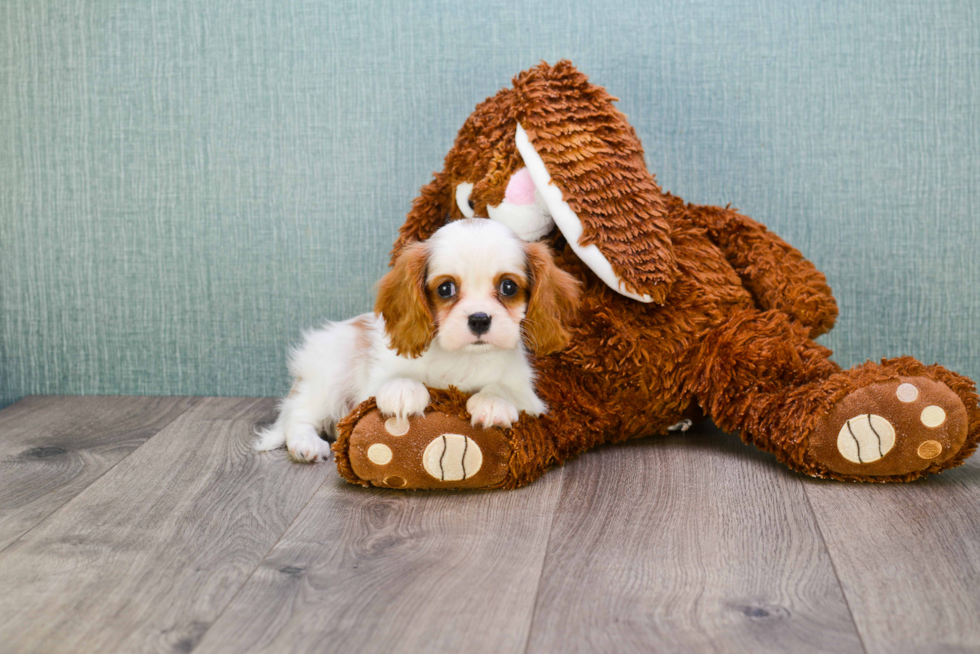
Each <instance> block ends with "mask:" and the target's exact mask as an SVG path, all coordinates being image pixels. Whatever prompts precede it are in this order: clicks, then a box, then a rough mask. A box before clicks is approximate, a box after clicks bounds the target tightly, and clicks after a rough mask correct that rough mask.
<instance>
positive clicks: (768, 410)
mask: <svg viewBox="0 0 980 654" xmlns="http://www.w3.org/2000/svg"><path fill="white" fill-rule="evenodd" d="M613 99H614V98H612V97H611V96H610V95H609V94H608V93H606V91H605V90H604V89H601V88H599V87H596V86H594V85H592V84H590V83H589V82H588V80H587V79H586V77H585V76H584V75H583V74H581V73H579V72H578V71H577V70H575V68H574V67H573V66H572V65H571V64H570V63H568V62H564V61H563V62H559V63H558V64H556V65H554V66H549V65H547V64H541V65H540V66H537V67H535V68H533V69H531V70H529V71H526V72H524V73H521V74H520V75H518V76H517V77H516V78H515V79H514V83H513V87H512V88H508V89H504V90H502V91H500V92H499V93H497V94H496V95H495V96H493V97H491V98H489V99H487V100H486V101H484V102H482V103H481V104H480V105H478V106H477V108H476V111H475V112H474V113H473V114H472V115H471V116H470V118H469V119H468V120H467V121H466V123H465V124H464V125H463V128H462V129H461V130H460V133H459V136H458V138H457V140H456V143H455V145H454V146H453V148H452V149H451V150H450V152H449V154H448V155H447V157H446V162H445V168H444V170H443V171H442V172H439V173H437V174H436V175H435V176H434V179H433V181H432V182H431V183H429V184H428V185H426V186H425V187H423V189H422V192H421V195H420V196H419V198H418V199H416V201H415V203H414V205H413V207H412V210H411V212H410V213H409V215H408V219H407V220H406V222H405V224H404V225H403V227H402V228H401V233H400V236H399V239H398V241H397V242H396V244H395V247H394V250H393V255H397V254H398V253H399V252H400V251H401V250H402V249H403V248H405V247H406V246H408V245H409V244H411V243H413V242H415V241H419V240H424V239H426V238H428V237H429V236H430V235H431V234H432V233H433V232H434V231H435V230H436V229H438V227H439V226H441V225H442V224H444V223H445V222H446V221H447V220H454V219H457V218H461V217H462V214H461V213H460V210H459V208H458V207H457V206H456V204H455V201H454V189H455V188H456V187H457V185H458V184H460V183H463V182H468V183H471V184H473V190H472V193H471V196H470V200H471V203H472V206H473V208H474V210H475V212H476V215H477V216H486V215H487V206H488V205H490V206H497V205H498V204H499V203H500V202H501V201H502V199H503V198H504V193H505V188H506V186H507V183H508V180H509V179H510V177H511V175H513V174H514V173H515V172H516V171H517V170H519V169H520V168H522V167H524V165H525V164H524V161H523V159H522V157H521V155H520V153H519V152H518V149H517V147H516V146H515V139H514V134H515V130H516V129H517V127H518V125H520V126H522V127H523V129H524V130H525V131H526V133H527V135H528V137H529V139H530V141H531V143H532V144H533V147H534V149H535V150H536V151H537V153H538V154H539V156H540V158H541V159H542V160H543V161H544V163H545V166H546V168H547V170H548V172H549V173H550V175H551V178H552V180H553V183H554V184H555V185H556V186H557V187H558V189H559V190H560V191H561V193H562V197H563V199H564V200H565V201H566V202H567V203H568V206H569V207H571V209H572V210H573V211H574V212H575V214H576V215H577V216H578V218H579V219H580V221H581V224H582V228H583V233H582V236H581V238H580V239H579V243H578V244H579V245H582V246H585V245H590V244H594V245H596V246H597V247H598V249H599V251H600V252H601V253H602V254H603V255H604V256H605V258H606V259H607V260H608V262H609V263H610V264H611V266H612V269H613V271H614V272H615V273H616V276H617V277H618V278H619V279H620V280H622V283H623V288H624V289H625V290H627V291H630V292H633V293H637V294H646V295H648V296H649V298H650V299H651V300H652V302H649V303H643V302H639V301H636V300H634V299H630V298H628V297H625V296H624V295H622V294H621V293H619V292H617V291H616V290H613V289H612V288H610V286H608V285H607V284H606V283H604V282H603V281H602V280H601V279H600V278H599V277H597V275H596V274H595V273H594V272H593V271H592V270H591V269H590V268H589V267H588V266H587V265H585V263H583V261H582V259H580V258H579V257H578V256H577V255H576V253H575V252H574V251H573V249H572V247H571V246H570V244H568V243H567V242H566V239H565V238H564V236H563V235H562V234H561V233H560V232H559V231H557V230H556V231H554V232H553V233H552V234H551V235H549V236H547V237H545V238H544V239H543V241H542V242H543V243H546V244H547V245H548V246H550V247H551V248H552V250H553V252H554V254H555V257H556V262H557V264H558V265H559V266H560V267H561V268H563V269H565V270H566V271H568V272H570V273H572V274H573V275H574V276H575V277H577V278H578V279H580V280H581V281H582V282H583V293H582V304H581V309H580V312H579V315H578V318H577V319H576V320H575V321H573V322H572V323H571V324H569V325H568V327H567V328H568V332H569V333H570V335H571V342H570V344H569V345H568V347H567V348H565V349H564V350H563V351H561V352H559V353H556V354H553V355H551V356H545V357H537V358H536V359H535V360H534V365H535V367H536V370H537V375H538V380H539V382H538V392H539V394H540V396H541V397H542V399H544V400H545V402H546V403H547V404H548V406H549V407H550V410H549V412H548V413H547V414H545V415H543V416H542V417H541V418H539V419H530V418H528V417H526V416H524V417H522V419H521V421H520V422H519V423H517V424H516V425H515V426H514V428H513V429H512V430H510V431H508V432H507V440H508V442H509V443H510V445H509V447H510V448H511V451H510V453H509V456H510V461H511V465H510V472H509V474H508V475H507V477H506V478H505V479H500V480H498V481H497V482H494V484H493V485H494V486H502V487H515V486H520V485H523V484H526V483H528V482H530V481H533V480H534V479H536V478H537V477H538V476H540V475H541V474H542V473H543V472H544V471H545V470H546V469H547V468H549V467H550V466H553V465H557V464H560V463H562V462H563V461H564V460H566V459H567V458H568V457H570V456H573V455H576V454H578V453H581V452H584V451H586V450H588V449H590V448H593V447H595V446H596V445H599V444H600V443H604V442H610V441H620V440H625V439H630V438H636V437H641V436H647V435H652V434H662V433H665V432H666V430H667V428H668V427H669V426H670V425H672V424H674V423H677V422H678V421H680V420H682V419H685V418H689V417H696V416H699V415H701V414H702V413H703V414H705V415H707V416H709V417H710V418H711V419H713V420H714V421H715V422H716V423H717V424H718V425H719V426H720V427H721V428H723V429H725V430H728V431H732V432H738V433H739V434H740V435H741V437H742V439H743V440H744V441H745V442H746V443H752V444H754V445H756V446H757V447H759V448H761V449H763V450H766V451H769V452H772V453H773V454H775V456H776V457H777V459H778V460H779V461H781V462H783V463H785V464H786V465H787V466H789V467H790V468H792V469H794V470H798V471H801V472H804V473H806V474H809V475H813V476H819V477H832V478H836V479H846V480H854V481H908V480H911V479H915V478H918V477H921V476H923V475H926V474H929V473H935V472H939V471H941V470H944V469H946V468H949V467H952V466H955V465H959V464H960V463H962V462H963V460H964V459H965V458H966V457H968V456H969V455H970V454H971V453H972V452H973V451H974V450H975V449H976V447H977V442H978V439H980V407H978V396H977V394H976V389H975V386H974V384H973V382H972V381H970V380H969V379H966V378H965V377H962V376H960V375H957V374H956V373H953V372H950V371H948V370H946V369H944V368H942V367H940V366H938V365H934V366H924V365H922V364H921V363H919V362H917V361H915V360H914V359H911V358H908V357H903V358H898V359H891V360H883V361H882V362H881V363H880V364H874V363H871V362H868V363H866V364H864V365H862V366H858V367H856V368H854V369H851V370H848V371H842V370H841V369H840V367H839V366H838V365H837V364H836V363H834V362H833V361H832V360H831V359H830V354H831V352H830V351H829V350H828V349H827V348H825V347H822V346H820V345H818V344H817V343H815V342H814V341H813V340H812V339H813V338H815V337H816V336H818V335H820V334H822V333H824V332H826V331H828V330H829V329H830V328H831V327H832V326H833V324H834V320H835V318H836V316H837V305H836V303H835V301H834V298H833V296H832V294H831V290H830V288H829V287H828V286H827V282H826V279H825V277H824V276H823V275H822V274H821V273H820V272H819V271H817V270H816V268H815V267H814V266H813V264H811V263H810V262H809V261H807V260H806V259H804V258H803V256H802V255H801V254H800V253H799V252H798V251H797V250H796V249H794V248H793V247H791V246H790V245H788V244H787V243H785V242H784V241H783V240H781V239H780V238H779V237H778V236H776V235H775V234H773V233H771V232H769V231H768V230H767V229H766V228H765V227H763V226H762V225H760V224H759V223H757V222H755V221H753V220H751V219H750V218H747V217H745V216H742V215H740V214H739V213H737V212H736V211H734V210H731V209H724V208H719V207H704V206H696V205H688V204H685V203H684V202H683V201H682V200H681V199H679V198H676V197H673V196H671V195H670V194H667V193H664V192H662V191H661V190H660V188H659V187H658V186H657V184H656V182H655V181H654V178H653V176H652V175H650V173H648V172H647V170H646V167H645V165H644V163H643V151H642V148H641V146H640V143H639V140H638V139H637V138H636V135H635V133H634V131H633V129H632V127H631V126H630V125H629V123H628V122H627V121H626V118H625V116H623V114H621V113H620V112H619V111H617V110H616V109H615V108H614V107H613V105H612V101H613ZM930 380H932V381H935V382H938V383H936V384H933V383H932V381H930ZM899 383H907V384H911V385H913V386H917V388H919V389H920V391H921V397H920V398H919V403H918V404H915V403H906V402H905V401H904V400H902V401H899V400H897V399H896V398H895V388H896V387H897V386H898V384H899ZM859 391H860V392H859ZM433 397H434V402H435V403H434V405H433V408H432V409H430V410H436V411H440V412H444V413H446V414H456V415H458V416H459V418H460V424H461V426H460V429H461V430H462V429H463V428H464V427H463V426H462V425H463V423H465V421H466V412H465V397H463V396H462V395H461V394H459V393H456V392H447V393H442V394H440V393H434V394H433ZM848 398H850V399H848ZM855 398H856V399H855ZM862 398H871V399H862ZM847 402H850V403H851V404H853V405H854V409H853V411H852V413H853V414H854V416H855V418H854V419H855V420H857V419H858V417H860V416H865V417H867V415H870V414H874V415H885V416H886V417H887V419H888V420H890V421H891V422H893V423H895V424H900V425H905V424H912V425H915V426H914V428H912V429H911V431H909V430H905V431H900V432H899V433H897V436H896V445H895V446H894V452H893V453H892V455H891V456H882V457H880V460H878V461H875V462H870V463H867V462H865V461H860V462H858V463H855V462H849V461H847V460H845V459H843V458H841V456H842V455H841V453H843V452H844V450H842V449H840V446H838V445H837V438H838V434H842V436H841V438H846V437H847V436H848V433H847V431H846V430H847V429H848V428H849V427H850V425H851V423H850V422H840V421H838V422H833V419H832V416H833V415H836V414H835V413H834V412H835V408H837V407H840V406H846V407H850V406H851V404H846V403H847ZM862 402H863V403H862ZM841 403H845V404H841ZM926 403H934V404H938V405H939V406H940V407H941V408H942V409H943V410H944V414H943V415H944V416H948V419H947V420H946V422H945V423H944V424H943V425H942V426H941V427H938V428H927V427H924V426H922V425H921V424H919V423H918V422H915V420H917V419H918V415H919V414H918V412H920V411H922V407H923V406H924V405H925V404H926ZM372 409H373V405H371V404H370V403H368V404H365V405H362V407H360V408H359V409H358V410H357V411H356V412H355V413H354V414H353V415H352V416H351V417H350V418H348V419H347V420H346V421H345V423H344V424H343V425H342V426H341V429H340V432H341V441H339V442H338V444H337V446H335V450H336V451H337V452H338V465H339V466H340V470H341V472H342V474H344V476H345V477H346V478H348V479H349V480H351V481H357V482H363V481H364V480H363V479H362V478H361V477H359V476H358V474H357V473H356V472H355V471H354V469H353V468H352V467H351V466H350V464H349V462H348V460H347V458H346V456H347V455H346V453H345V452H346V449H345V448H346V447H347V445H346V443H347V440H346V439H347V438H348V437H349V435H350V433H351V432H352V431H353V430H354V429H355V428H356V426H357V424H358V419H359V418H358V416H362V415H364V414H365V413H366V412H369V411H371V410H372ZM848 410H850V408H848ZM838 413H839V411H838ZM866 414H867V415H866ZM849 415H851V414H848V416H849ZM845 417H847V416H845ZM868 420H870V418H868ZM903 421H904V422H903ZM461 433H462V432H461ZM875 435H877V436H878V438H879V444H878V446H879V448H881V449H882V451H883V450H884V446H882V445H881V435H880V434H878V433H877V432H875ZM381 436H383V435H381ZM379 437H380V436H379ZM856 438H857V437H855V440H856ZM926 439H935V441H936V445H935V446H933V445H930V446H929V447H925V448H920V449H918V450H916V449H915V448H916V446H918V444H919V442H920V441H922V442H925V440H926ZM913 441H914V442H913ZM930 442H931V441H930ZM934 447H941V448H942V449H941V454H940V455H938V456H934V458H932V459H927V458H924V456H923V455H922V454H919V455H916V452H923V453H926V454H931V453H932V449H931V448H934ZM838 450H839V452H838ZM827 452H830V454H827ZM859 452H860V450H859ZM858 458H860V455H859V457H858ZM862 466H864V467H862ZM432 487H442V486H439V485H438V484H434V485H433V486H432Z"/></svg>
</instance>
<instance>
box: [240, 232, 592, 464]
mask: <svg viewBox="0 0 980 654" xmlns="http://www.w3.org/2000/svg"><path fill="white" fill-rule="evenodd" d="M577 303H578V281H576V280H575V278H574V277H572V276H571V275H569V274H568V273H566V272H564V271H562V270H559V269H558V268H557V267H556V266H555V265H554V263H553V262H552V259H551V255H550V253H549V251H548V249H547V247H546V246H544V245H543V244H538V243H526V242H524V241H522V240H521V239H520V238H518V237H517V235H516V234H514V232H513V231H512V230H511V229H510V228H508V227H506V226H505V225H502V224H500V223H497V222H494V221H490V220H457V221H454V222H451V223H449V224H448V225H446V226H444V227H442V228H441V229H439V230H438V231H436V232H435V233H434V234H433V235H432V237H431V238H429V239H428V240H427V241H423V242H419V243H414V244H412V245H411V246H409V247H407V248H405V250H404V251H403V252H402V253H401V254H400V255H399V257H398V259H397V260H396V261H395V265H394V267H393V268H392V270H391V272H389V273H388V274H387V275H386V276H385V277H384V279H382V280H381V283H380V286H379V290H378V299H377V303H376V305H375V313H374V314H364V315H361V316H357V317H356V318H352V319H350V320H347V321H344V322H339V323H329V324H327V325H325V326H324V327H322V328H321V329H318V330H315V331H311V332H308V333H306V334H305V338H304V343H303V344H302V345H301V346H300V347H299V348H298V349H296V350H294V351H293V353H292V356H291V357H290V362H289V371H290V373H291V375H292V376H293V378H294V383H293V387H292V391H291V392H290V394H289V396H288V397H286V398H285V399H284V400H283V401H282V404H281V406H280V413H279V417H278V419H277V420H276V422H275V424H274V425H272V426H271V427H270V428H268V429H267V430H265V431H264V432H262V433H260V439H259V442H258V443H257V444H256V449H258V450H270V449H274V448H277V447H280V446H282V445H283V444H285V445H286V446H287V448H288V449H289V452H290V454H291V455H292V456H293V457H294V458H295V459H298V460H300V461H317V460H320V459H326V458H327V457H328V454H329V451H330V447H329V445H328V443H327V442H326V441H324V440H323V439H321V438H320V436H319V434H320V433H322V432H325V433H327V434H328V435H333V430H334V428H335V425H336V424H337V421H339V420H340V419H341V418H343V417H344V416H346V415H347V414H348V413H350V411H351V410H352V409H353V408H354V407H355V406H357V405H358V404H360V403H361V402H363V401H364V400H366V399H368V398H369V397H371V396H374V397H375V398H376V399H377V403H378V409H379V410H380V411H381V412H382V413H383V414H386V415H391V416H394V417H395V418H396V420H398V421H405V420H406V419H407V417H408V416H412V415H415V416H424V415H425V408H426V407H427V406H428V405H429V391H428V390H427V389H426V386H431V387H433V388H448V387H449V386H455V387H456V388H458V389H459V390H461V391H463V392H464V393H473V396H472V397H470V399H469V401H468V402H467V403H466V409H467V410H468V411H469V412H470V415H471V416H472V422H473V424H474V425H482V426H484V427H490V426H494V425H499V426H503V427H510V426H511V424H512V423H514V422H515V421H516V420H517V419H518V414H519V413H520V412H521V411H524V412H526V413H528V414H530V415H533V416H538V415H540V414H542V413H544V412H545V411H547V407H546V406H545V405H544V403H543V402H542V401H541V400H540V399H539V398H538V396H537V394H536V393H535V390H534V372H533V370H532V368H531V366H530V364H529V363H528V361H527V350H526V348H531V349H532V350H533V351H534V352H535V353H536V354H539V355H546V354H550V353H552V352H556V351H558V350H561V349H562V348H564V347H565V345H566V344H567V343H568V332H567V331H566V329H565V323H566V322H567V321H568V320H570V319H571V317H572V314H573V312H574V311H575V308H576V306H577Z"/></svg>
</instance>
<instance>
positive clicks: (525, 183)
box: [504, 168, 534, 204]
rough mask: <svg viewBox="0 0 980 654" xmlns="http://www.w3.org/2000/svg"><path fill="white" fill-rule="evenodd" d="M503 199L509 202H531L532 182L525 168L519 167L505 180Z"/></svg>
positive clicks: (532, 198) (532, 195)
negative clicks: (505, 186) (508, 179)
mask: <svg viewBox="0 0 980 654" xmlns="http://www.w3.org/2000/svg"><path fill="white" fill-rule="evenodd" d="M504 200H506V201H507V202H510V203H511V204H531V203H533V202H534V182H533V181H532V180H531V173H529V172H528V171H527V168H521V169H520V170H518V171H517V172H516V173H514V175H513V176H512V177H511V178H510V181H509V182H507V190H506V191H505V192H504Z"/></svg>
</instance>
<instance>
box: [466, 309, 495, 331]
mask: <svg viewBox="0 0 980 654" xmlns="http://www.w3.org/2000/svg"><path fill="white" fill-rule="evenodd" d="M467 323H468V324H469V326H470V331H471V332H473V333H474V334H476V335H477V336H479V335H480V334H484V333H486V332H487V331H488V330H489V329H490V316H488V315H487V314H485V313H474V314H472V315H471V316H470V318H469V320H468V321H467Z"/></svg>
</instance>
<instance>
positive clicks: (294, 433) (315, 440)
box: [286, 425, 330, 463]
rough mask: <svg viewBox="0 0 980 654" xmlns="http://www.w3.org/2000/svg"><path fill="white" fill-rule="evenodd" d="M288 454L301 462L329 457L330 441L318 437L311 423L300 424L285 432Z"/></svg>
mask: <svg viewBox="0 0 980 654" xmlns="http://www.w3.org/2000/svg"><path fill="white" fill-rule="evenodd" d="M286 449H288V450H289V455H290V456H291V457H293V458H294V459H295V460H297V461H300V462H302V463H315V462H317V461H326V460H327V459H329V458H330V443H328V442H327V441H325V440H323V439H322V438H320V434H318V433H317V432H316V429H315V428H314V427H313V425H300V426H298V427H294V428H292V429H290V430H289V431H287V432H286Z"/></svg>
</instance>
